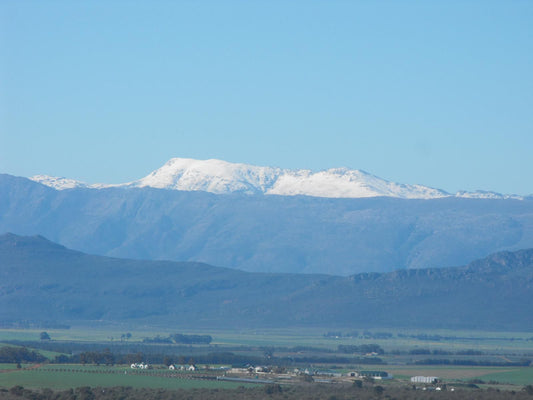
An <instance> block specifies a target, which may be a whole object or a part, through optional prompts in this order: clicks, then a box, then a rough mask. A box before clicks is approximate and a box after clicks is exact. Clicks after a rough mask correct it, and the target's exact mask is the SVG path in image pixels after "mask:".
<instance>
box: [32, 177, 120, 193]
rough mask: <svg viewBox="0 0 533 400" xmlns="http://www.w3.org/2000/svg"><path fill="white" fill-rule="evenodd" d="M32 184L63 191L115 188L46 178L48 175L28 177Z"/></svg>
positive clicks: (67, 179)
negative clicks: (35, 183)
mask: <svg viewBox="0 0 533 400" xmlns="http://www.w3.org/2000/svg"><path fill="white" fill-rule="evenodd" d="M29 179H31V180H32V181H34V182H38V183H42V184H43V185H45V186H49V187H51V188H54V189H56V190H65V189H77V188H92V189H101V188H104V187H110V186H116V185H106V184H102V183H93V184H91V183H85V182H81V181H77V180H75V179H69V178H64V177H59V176H48V175H34V176H32V177H30V178H29Z"/></svg>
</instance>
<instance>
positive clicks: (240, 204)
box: [0, 175, 533, 276]
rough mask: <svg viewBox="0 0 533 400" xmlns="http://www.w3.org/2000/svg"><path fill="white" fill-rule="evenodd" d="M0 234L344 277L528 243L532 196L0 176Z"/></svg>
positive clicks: (118, 253)
mask: <svg viewBox="0 0 533 400" xmlns="http://www.w3.org/2000/svg"><path fill="white" fill-rule="evenodd" d="M0 232H14V233H17V234H20V235H35V234H40V235H44V236H46V237H47V238H49V239H51V240H53V241H55V242H58V243H61V244H63V245H65V246H68V247H69V248H72V249H76V250H80V251H84V252H86V253H91V254H100V255H106V256H113V257H124V258H134V259H152V260H154V259H156V260H157V259H159V260H162V259H166V260H176V261H196V262H205V263H208V264H212V265H218V266H224V267H231V268H238V269H241V270H246V271H253V272H287V273H327V274H333V275H345V276H347V275H351V274H355V273H359V272H387V271H392V270H396V269H405V268H429V267H446V266H451V265H464V264H467V263H468V262H470V261H472V260H475V259H477V258H481V257H485V256H487V255H488V254H491V253H493V252H497V251H501V250H517V249H520V248H529V247H533V198H526V199H523V200H517V199H468V198H456V197H445V198H437V199H427V200H426V199H400V198H392V197H371V198H359V199H340V198H320V197H310V196H278V195H268V196H266V195H263V194H260V195H249V194H213V193H207V192H203V191H179V190H166V189H154V188H150V187H144V188H135V187H133V188H128V189H126V188H119V187H114V188H101V189H92V188H83V187H82V188H72V189H65V190H55V189H53V188H51V187H48V186H45V185H42V184H39V183H36V182H34V181H31V180H29V179H26V178H18V177H14V176H10V175H0Z"/></svg>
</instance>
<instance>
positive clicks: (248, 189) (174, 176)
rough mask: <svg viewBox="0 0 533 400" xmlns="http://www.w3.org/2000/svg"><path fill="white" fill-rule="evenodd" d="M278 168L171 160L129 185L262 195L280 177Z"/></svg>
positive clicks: (224, 162) (187, 159)
mask: <svg viewBox="0 0 533 400" xmlns="http://www.w3.org/2000/svg"><path fill="white" fill-rule="evenodd" d="M280 173H281V170H280V169H279V168H270V167H256V166H252V165H246V164H236V163H229V162H226V161H221V160H206V161H200V160H193V159H189V158H173V159H171V160H170V161H168V162H167V163H166V164H165V165H163V166H162V167H161V168H159V169H157V170H155V171H154V172H152V173H151V174H150V175H148V176H146V177H144V178H142V179H140V180H138V181H135V182H132V183H131V184H130V186H135V187H147V186H148V187H153V188H159V189H175V190H200V191H205V192H211V193H218V194H223V193H234V192H241V193H247V194H257V193H265V192H266V190H267V189H268V188H269V187H271V186H272V184H273V183H274V182H275V181H276V179H277V178H278V176H279V175H280Z"/></svg>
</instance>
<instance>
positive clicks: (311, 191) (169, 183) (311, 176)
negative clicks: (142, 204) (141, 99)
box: [30, 158, 522, 199]
mask: <svg viewBox="0 0 533 400" xmlns="http://www.w3.org/2000/svg"><path fill="white" fill-rule="evenodd" d="M30 179H32V180H34V181H36V182H40V183H42V184H44V185H46V186H50V187H53V188H55V189H57V190H63V189H72V188H96V189H99V188H104V187H123V188H132V187H152V188H157V189H168V190H184V191H205V192H211V193H216V194H227V193H244V194H267V195H284V196H295V195H305V196H315V197H331V198H362V197H378V196H386V197H397V198H404V199H435V198H440V197H451V196H454V195H451V194H449V193H447V192H445V191H443V190H439V189H434V188H430V187H427V186H422V185H407V184H399V183H394V182H389V181H387V180H385V179H381V178H379V177H377V176H374V175H371V174H369V173H367V172H364V171H360V170H350V169H347V168H333V169H329V170H325V171H319V172H313V171H310V170H290V169H281V168H273V167H258V166H254V165H248V164H239V163H230V162H227V161H222V160H214V159H212V160H194V159H189V158H172V159H171V160H169V161H168V162H167V163H165V164H164V165H163V166H162V167H161V168H159V169H157V170H155V171H153V172H152V173H150V174H149V175H147V176H146V177H144V178H141V179H139V180H136V181H133V182H129V183H123V184H119V185H105V184H87V183H84V182H80V181H76V180H73V179H67V178H58V177H50V176H45V175H36V176H33V177H31V178H30ZM455 196H456V197H468V198H490V199H497V198H498V199H499V198H514V199H521V198H522V197H520V196H514V195H501V194H498V193H493V192H484V191H477V192H457V193H456V194H455Z"/></svg>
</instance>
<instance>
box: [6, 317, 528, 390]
mask: <svg viewBox="0 0 533 400" xmlns="http://www.w3.org/2000/svg"><path fill="white" fill-rule="evenodd" d="M174 332H175V331H174ZM41 334H42V331H41V330H40V329H2V330H0V343H1V344H0V350H1V349H2V348H9V349H11V350H12V351H15V352H16V350H17V349H26V350H25V352H26V353H27V354H30V355H31V354H34V353H35V354H41V355H42V356H44V357H45V358H46V361H44V362H39V363H37V364H36V363H32V362H26V361H24V360H21V361H23V362H22V363H20V365H17V364H16V363H5V362H4V363H3V364H0V371H1V372H0V388H4V390H7V389H9V388H13V387H15V386H21V387H24V388H32V389H35V390H37V389H40V388H51V389H54V390H65V389H71V388H76V387H82V386H84V387H102V388H103V387H107V388H110V387H117V386H123V387H131V388H134V389H141V388H146V389H154V390H155V389H161V390H214V389H224V390H236V388H239V387H242V386H245V387H250V388H253V387H255V386H264V385H265V383H264V382H273V383H278V384H279V383H280V384H282V385H283V386H284V387H286V386H287V385H290V386H294V385H296V386H297V387H300V385H302V384H303V383H304V382H306V379H304V378H305V377H303V376H302V375H299V374H296V373H295V372H294V371H297V370H302V371H303V370H306V371H310V372H309V373H310V374H312V375H313V378H312V379H310V380H311V381H312V380H316V382H329V383H330V384H333V383H336V384H338V385H340V386H339V387H349V386H350V385H352V384H353V382H354V379H355V378H353V377H352V378H349V377H347V376H348V375H349V373H350V371H361V370H383V371H387V372H388V373H390V374H391V375H393V376H394V379H393V380H388V381H382V382H379V385H382V386H383V387H384V388H386V389H387V388H388V390H399V389H401V388H406V387H411V386H412V385H411V384H410V382H409V380H410V377H411V376H418V375H422V376H436V377H438V378H439V380H440V382H441V383H440V384H444V385H446V386H448V387H457V388H458V389H459V388H482V389H485V390H513V391H515V392H516V391H520V390H522V388H523V387H525V386H527V385H531V384H532V383H533V367H531V366H530V364H531V359H533V340H531V335H530V334H529V333H524V332H475V331H473V332H470V331H443V330H439V331H424V332H421V331H408V330H403V331H401V330H394V329H389V330H379V331H376V330H372V329H363V330H357V331H356V330H353V329H350V330H348V329H347V330H341V331H334V332H331V331H328V330H327V329H324V328H316V329H306V330H300V329H297V328H293V329H278V330H256V331H254V330H240V331H229V330H218V331H217V330H213V331H209V332H207V331H195V332H194V335H182V334H180V335H173V332H170V331H168V330H163V329H158V328H155V327H144V328H142V329H138V330H137V329H131V328H129V329H127V328H125V327H119V328H116V327H107V329H106V328H105V327H103V328H102V329H90V328H87V327H84V326H78V327H73V328H71V329H51V330H48V331H47V334H48V335H49V336H50V337H51V340H40V339H39V337H40V336H41ZM172 337H185V338H188V337H191V338H206V337H208V338H209V339H210V343H203V344H188V345H184V344H179V343H175V342H173V341H172V340H171V338H172ZM211 338H212V341H211ZM367 349H375V350H376V351H375V352H373V353H372V354H370V353H369V354H366V353H365V352H366V351H367ZM357 352H360V353H357ZM26 353H25V354H26ZM8 354H10V353H8ZM104 356H106V357H108V359H106V358H102V357H104ZM132 357H133V358H132ZM134 358H135V359H137V361H144V362H149V363H150V364H152V367H151V368H152V369H150V370H147V371H135V370H132V369H131V368H130V366H129V361H128V360H133V359H134ZM0 361H1V360H0ZM4 361H5V360H4ZM169 362H172V363H184V362H191V363H192V362H194V363H195V364H197V368H198V370H197V371H195V372H188V373H184V372H182V371H179V372H178V371H175V372H173V371H169V370H168V367H166V365H165V363H166V364H168V363H169ZM106 364H107V365H106ZM224 364H225V365H224ZM250 364H252V365H265V366H268V367H267V369H266V370H267V371H271V372H266V373H253V374H250V372H247V371H246V370H242V371H243V372H241V373H240V374H239V373H234V374H233V375H232V374H229V373H228V372H227V371H228V369H229V368H230V367H231V366H233V367H241V368H242V367H243V366H245V365H250ZM222 365H224V367H225V369H222V368H220V367H221V366H222ZM224 375H228V376H230V377H233V378H231V379H240V378H243V380H240V381H224V380H217V377H219V378H220V377H222V376H224ZM254 380H256V382H255V383H254ZM306 384H309V383H308V382H307V383H306ZM316 384H317V383H315V385H316ZM365 385H368V383H365ZM372 385H374V384H372ZM267 386H268V385H267Z"/></svg>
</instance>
